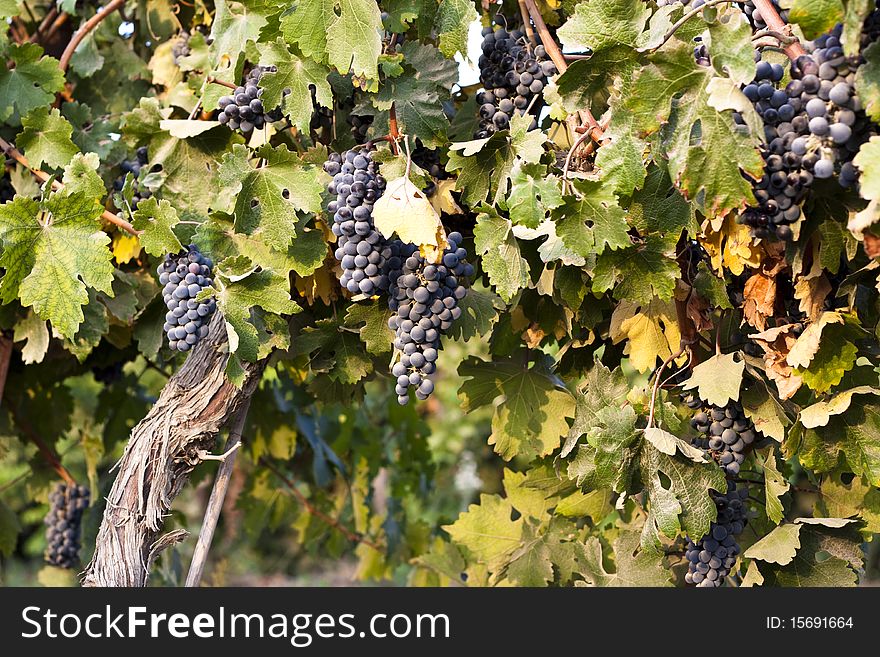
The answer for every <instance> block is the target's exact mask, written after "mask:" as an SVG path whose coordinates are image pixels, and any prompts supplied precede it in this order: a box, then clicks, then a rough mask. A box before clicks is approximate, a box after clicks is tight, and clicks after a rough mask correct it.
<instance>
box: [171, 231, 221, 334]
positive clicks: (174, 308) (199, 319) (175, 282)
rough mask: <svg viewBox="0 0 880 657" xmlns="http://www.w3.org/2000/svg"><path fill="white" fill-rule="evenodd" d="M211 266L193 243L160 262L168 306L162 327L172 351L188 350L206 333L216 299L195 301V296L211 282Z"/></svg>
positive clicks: (215, 307) (212, 282)
mask: <svg viewBox="0 0 880 657" xmlns="http://www.w3.org/2000/svg"><path fill="white" fill-rule="evenodd" d="M211 267H212V263H211V260H210V259H209V258H207V257H205V256H204V255H202V253H201V252H200V251H199V249H198V247H196V245H195V244H190V245H189V246H188V247H187V248H186V249H184V250H183V251H181V252H180V253H176V254H169V255H166V256H165V260H164V261H163V262H162V264H160V265H159V268H158V270H157V271H158V273H159V284H160V285H163V286H164V287H163V288H162V299H163V300H164V301H165V306H166V308H168V312H167V313H166V314H165V324H164V326H163V327H162V329H163V330H164V331H165V335H166V336H168V346H169V347H171V349H172V350H175V351H189V350H190V349H192V348H193V347H195V346H196V344H198V342H199V340H201V339H202V338H204V337H205V336H207V335H208V320H209V319H210V317H211V315H212V314H213V313H214V311H215V310H216V309H217V301H216V300H215V299H214V298H213V297H211V298H208V299H205V300H202V301H196V297H197V296H198V295H199V293H200V292H201V291H202V290H203V289H204V288H206V287H210V286H212V285H213V284H214V280H213V279H212V278H211Z"/></svg>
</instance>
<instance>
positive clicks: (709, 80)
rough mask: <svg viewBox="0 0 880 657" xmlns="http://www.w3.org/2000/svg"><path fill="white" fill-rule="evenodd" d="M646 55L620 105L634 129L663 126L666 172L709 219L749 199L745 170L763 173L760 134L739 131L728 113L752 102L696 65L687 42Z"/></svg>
mask: <svg viewBox="0 0 880 657" xmlns="http://www.w3.org/2000/svg"><path fill="white" fill-rule="evenodd" d="M650 60H651V64H650V65H649V66H647V67H646V68H643V69H642V70H641V71H640V73H639V74H638V77H637V78H636V80H635V82H634V84H633V87H632V89H631V90H630V94H629V96H628V98H627V100H626V102H625V107H626V108H627V109H628V110H629V111H630V112H631V113H632V114H633V120H634V126H635V128H636V130H637V131H638V133H639V134H640V135H649V134H653V133H655V132H657V131H659V130H660V129H661V126H662V127H663V136H664V141H663V144H664V146H665V148H666V154H667V156H668V158H669V171H670V173H671V174H672V177H673V179H674V180H675V182H676V185H677V186H678V187H679V188H680V189H681V190H682V192H683V193H684V194H685V195H686V196H687V197H688V198H691V199H694V200H695V201H697V203H698V205H699V206H700V207H701V209H702V210H703V211H704V214H706V215H707V216H710V217H720V216H723V215H724V214H726V213H727V212H728V211H730V210H732V209H735V208H740V207H743V206H745V204H746V203H749V202H753V196H752V190H751V183H750V182H749V181H748V180H747V179H746V178H745V177H743V175H742V174H743V173H746V174H747V175H749V176H751V177H752V178H755V179H758V178H760V177H761V175H762V173H763V167H764V164H763V159H762V158H761V156H760V153H759V152H758V150H757V143H758V141H757V140H758V139H759V137H760V136H759V135H749V134H748V131H743V130H740V128H739V127H737V126H736V124H734V122H733V119H732V117H731V115H730V110H737V111H743V112H746V111H747V110H748V109H749V108H750V107H751V103H750V102H749V100H748V99H747V98H746V97H745V96H744V95H743V94H742V92H741V91H739V89H738V88H737V87H736V85H735V83H733V82H732V81H730V80H728V79H725V78H719V77H716V76H715V74H714V71H713V70H712V69H711V68H706V67H701V66H699V65H698V64H696V63H695V62H694V57H693V52H692V47H691V46H690V45H686V44H684V43H681V44H679V45H675V46H674V47H671V48H668V49H664V50H662V51H660V52H658V53H656V54H654V55H652V56H651V57H650ZM664 124H666V125H664Z"/></svg>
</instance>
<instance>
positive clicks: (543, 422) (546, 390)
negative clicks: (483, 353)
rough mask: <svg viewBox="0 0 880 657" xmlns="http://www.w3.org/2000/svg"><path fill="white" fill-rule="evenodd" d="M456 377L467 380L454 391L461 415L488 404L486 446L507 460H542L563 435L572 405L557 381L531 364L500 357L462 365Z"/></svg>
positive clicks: (571, 413)
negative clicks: (489, 430) (489, 426)
mask: <svg viewBox="0 0 880 657" xmlns="http://www.w3.org/2000/svg"><path fill="white" fill-rule="evenodd" d="M458 372H459V375H460V376H462V377H468V380H467V381H465V382H464V383H462V385H461V387H460V388H459V390H458V397H459V399H460V400H461V402H462V406H463V408H464V410H465V412H468V413H470V412H471V411H473V410H474V409H477V408H480V407H482V406H492V407H493V408H494V414H493V418H492V435H491V436H490V437H489V444H491V445H493V446H494V448H495V451H496V452H497V453H498V454H500V455H501V457H502V458H503V459H504V460H506V461H509V460H510V459H512V458H513V457H514V456H526V457H527V456H546V455H547V454H550V453H551V452H553V450H555V449H556V448H557V447H559V442H560V439H561V437H562V436H563V435H564V434H565V433H567V432H568V423H567V422H566V418H571V417H574V407H575V402H574V398H573V397H572V395H571V393H570V392H568V390H566V389H565V388H564V387H563V386H562V384H561V382H560V381H559V380H557V379H556V378H555V377H553V376H552V375H550V374H548V373H547V372H545V371H544V370H543V369H542V368H541V367H539V366H538V365H536V366H535V367H534V368H530V369H529V368H525V367H524V366H523V365H522V364H521V363H520V362H515V361H514V360H510V359H504V360H495V361H492V362H486V361H482V360H479V359H477V358H470V359H468V360H466V361H464V362H463V363H462V364H461V365H460V366H459V368H458Z"/></svg>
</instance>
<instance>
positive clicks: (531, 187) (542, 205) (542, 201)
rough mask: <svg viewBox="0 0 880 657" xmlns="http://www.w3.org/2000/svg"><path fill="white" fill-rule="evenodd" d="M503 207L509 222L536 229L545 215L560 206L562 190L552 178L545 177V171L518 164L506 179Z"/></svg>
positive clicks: (557, 180) (557, 181)
mask: <svg viewBox="0 0 880 657" xmlns="http://www.w3.org/2000/svg"><path fill="white" fill-rule="evenodd" d="M510 185H511V188H510V194H509V195H508V196H507V207H508V209H509V210H510V220H511V221H512V222H513V223H515V224H521V225H523V226H527V227H529V228H537V227H538V225H539V224H540V223H542V222H543V221H544V218H545V217H546V216H547V211H548V210H552V209H553V208H558V207H559V206H560V205H562V190H561V189H560V187H559V179H558V178H556V176H552V175H547V170H546V168H545V167H542V166H539V165H536V164H526V165H522V164H518V165H517V166H515V167H514V168H513V172H512V175H511V177H510Z"/></svg>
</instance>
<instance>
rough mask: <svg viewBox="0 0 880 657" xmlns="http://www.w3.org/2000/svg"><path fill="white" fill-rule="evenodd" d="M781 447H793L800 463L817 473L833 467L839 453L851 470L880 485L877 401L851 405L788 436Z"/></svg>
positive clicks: (835, 464) (787, 448)
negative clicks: (821, 423) (818, 424)
mask: <svg viewBox="0 0 880 657" xmlns="http://www.w3.org/2000/svg"><path fill="white" fill-rule="evenodd" d="M785 446H786V451H787V452H788V451H790V450H791V449H797V454H798V458H799V459H800V461H801V463H802V464H803V466H804V467H805V468H809V469H811V470H813V471H814V472H817V473H822V472H830V471H831V470H833V469H834V468H836V467H837V465H838V461H839V459H840V456H841V454H842V455H843V456H844V457H845V459H846V463H847V464H848V465H849V467H850V469H851V471H852V472H854V473H855V474H857V475H859V476H864V477H866V478H867V480H868V481H869V482H870V484H871V485H872V486H880V404H878V403H877V402H876V401H874V400H873V399H871V400H870V401H865V402H863V403H858V404H853V405H851V406H850V407H849V408H848V409H847V410H846V411H845V412H843V413H840V414H838V415H832V416H831V417H830V418H829V420H828V422H827V424H825V425H824V426H822V427H817V428H816V429H806V430H805V431H804V432H803V435H802V436H800V437H799V439H795V440H793V439H792V437H790V438H789V441H788V442H786V445H785Z"/></svg>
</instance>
